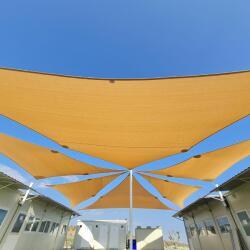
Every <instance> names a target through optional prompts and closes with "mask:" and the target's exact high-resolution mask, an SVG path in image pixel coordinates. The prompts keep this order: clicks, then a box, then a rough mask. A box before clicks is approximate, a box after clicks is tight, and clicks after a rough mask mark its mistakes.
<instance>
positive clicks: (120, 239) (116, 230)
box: [73, 220, 127, 250]
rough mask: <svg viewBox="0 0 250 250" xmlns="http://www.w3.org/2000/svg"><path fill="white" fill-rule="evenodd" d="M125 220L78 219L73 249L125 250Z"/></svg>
mask: <svg viewBox="0 0 250 250" xmlns="http://www.w3.org/2000/svg"><path fill="white" fill-rule="evenodd" d="M126 240H127V221H125V220H124V221H120V220H110V221H78V223H77V230H76V234H75V239H74V244H73V245H74V249H86V250H87V249H98V250H101V249H105V250H108V249H110V250H111V249H112V250H125V249H126Z"/></svg>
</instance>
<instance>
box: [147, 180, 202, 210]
mask: <svg viewBox="0 0 250 250" xmlns="http://www.w3.org/2000/svg"><path fill="white" fill-rule="evenodd" d="M143 177H144V178H145V179H146V180H148V181H149V182H150V183H151V184H152V185H153V186H154V187H155V188H157V189H158V191H159V192H160V193H161V195H162V196H163V197H164V198H166V199H168V200H170V201H172V202H173V203H175V204H176V205H178V206H179V207H183V206H184V201H185V200H186V199H187V198H188V197H189V196H190V195H191V194H192V193H194V192H196V191H197V190H199V187H195V186H189V185H184V184H179V183H176V182H170V181H168V180H162V179H158V178H155V177H151V176H148V175H143Z"/></svg>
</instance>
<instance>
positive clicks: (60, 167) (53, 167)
mask: <svg viewBox="0 0 250 250" xmlns="http://www.w3.org/2000/svg"><path fill="white" fill-rule="evenodd" d="M0 153H2V154H4V155H5V156H7V157H8V158H10V159H11V160H13V161H15V162H16V163H17V164H18V165H20V166H21V167H22V168H23V169H25V170H26V171H27V172H29V173H30V174H31V175H33V176H34V177H35V178H37V179H41V178H48V177H53V176H65V175H80V174H95V173H104V172H111V171H114V170H110V169H103V168H97V167H93V166H90V165H87V164H85V163H82V162H80V161H77V160H74V159H72V158H70V157H67V156H65V155H63V154H61V153H53V152H52V151H51V150H49V149H47V148H43V147H40V146H37V145H35V144H31V143H28V142H25V141H22V140H19V139H16V138H14V137H10V136H7V135H4V134H1V133H0Z"/></svg>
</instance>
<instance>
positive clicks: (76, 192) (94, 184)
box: [50, 174, 117, 207]
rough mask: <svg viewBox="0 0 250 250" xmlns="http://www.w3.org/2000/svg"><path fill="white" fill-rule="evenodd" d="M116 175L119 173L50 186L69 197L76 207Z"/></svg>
mask: <svg viewBox="0 0 250 250" xmlns="http://www.w3.org/2000/svg"><path fill="white" fill-rule="evenodd" d="M116 177H117V174H116V175H110V176H104V177H100V178H94V179H87V180H83V181H78V182H72V183H65V184H58V185H50V186H51V187H53V188H54V189H56V190H57V191H59V192H61V193H62V194H63V195H64V196H65V197H66V198H68V199H69V201H70V203H71V205H72V206H73V207H74V206H76V205H77V204H79V203H81V202H82V201H84V200H87V199H89V198H91V197H93V196H95V195H96V194H97V193H98V192H99V191H100V190H101V189H103V188H104V187H105V186H106V185H107V184H109V183H110V182H112V181H113V180H114V179H115V178H116Z"/></svg>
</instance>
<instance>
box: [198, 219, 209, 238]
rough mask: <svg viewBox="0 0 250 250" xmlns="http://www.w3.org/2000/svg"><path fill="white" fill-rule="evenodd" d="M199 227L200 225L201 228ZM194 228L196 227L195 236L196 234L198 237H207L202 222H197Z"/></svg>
mask: <svg viewBox="0 0 250 250" xmlns="http://www.w3.org/2000/svg"><path fill="white" fill-rule="evenodd" d="M200 225H201V227H200ZM196 227H197V234H198V236H199V237H200V236H202V237H203V236H206V235H208V233H207V228H206V225H205V223H204V221H199V222H197V223H196ZM201 232H202V233H201Z"/></svg>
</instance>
